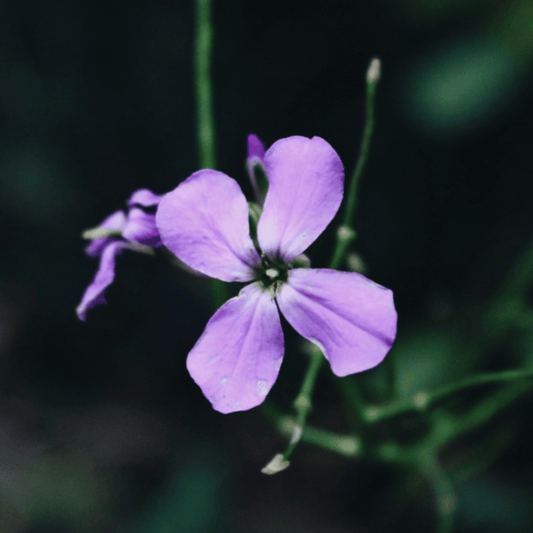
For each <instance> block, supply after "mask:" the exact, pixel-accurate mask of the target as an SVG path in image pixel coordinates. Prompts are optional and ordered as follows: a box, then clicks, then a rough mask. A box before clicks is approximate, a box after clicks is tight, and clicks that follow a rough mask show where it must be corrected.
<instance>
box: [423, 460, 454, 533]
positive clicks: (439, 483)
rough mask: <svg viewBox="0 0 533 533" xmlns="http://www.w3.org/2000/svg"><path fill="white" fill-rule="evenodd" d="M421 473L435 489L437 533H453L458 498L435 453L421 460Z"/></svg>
mask: <svg viewBox="0 0 533 533" xmlns="http://www.w3.org/2000/svg"><path fill="white" fill-rule="evenodd" d="M419 469H420V473H421V474H422V475H423V476H424V477H425V478H426V479H427V480H428V482H429V483H430V484H431V486H432V487H433V493H434V496H435V506H436V510H437V517H438V522H437V528H436V531H437V533H451V532H452V531H453V517H454V512H455V508H456V507H457V496H456V495H455V491H454V488H453V485H452V482H451V481H450V479H449V478H448V476H447V475H446V473H445V472H444V470H443V469H442V467H441V466H440V464H439V461H438V458H437V457H436V455H435V454H434V453H429V454H428V455H426V456H423V457H421V458H420V462H419Z"/></svg>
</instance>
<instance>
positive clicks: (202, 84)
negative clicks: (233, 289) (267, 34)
mask: <svg viewBox="0 0 533 533" xmlns="http://www.w3.org/2000/svg"><path fill="white" fill-rule="evenodd" d="M212 44H213V24H212V21H211V0H196V39H195V58H194V78H195V88H196V111H197V120H198V124H197V128H198V130H197V138H198V149H199V156H200V167H201V168H213V169H214V168H216V162H215V161H216V158H215V121H214V118H213V91H212V83H211V51H212ZM211 289H212V292H213V303H214V305H215V307H220V306H221V305H222V304H223V303H224V302H225V301H226V300H227V299H228V292H227V288H226V285H225V284H224V283H223V282H222V281H219V280H217V279H214V280H213V281H212V282H211Z"/></svg>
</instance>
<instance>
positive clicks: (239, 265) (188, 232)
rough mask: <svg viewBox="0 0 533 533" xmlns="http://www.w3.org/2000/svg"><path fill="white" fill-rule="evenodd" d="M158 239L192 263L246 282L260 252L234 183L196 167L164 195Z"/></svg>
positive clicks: (213, 274)
mask: <svg viewBox="0 0 533 533" xmlns="http://www.w3.org/2000/svg"><path fill="white" fill-rule="evenodd" d="M156 224H157V228H158V230H159V234H160V235H161V239H162V241H163V244H164V245H165V246H166V247H167V248H168V249H169V250H170V251H171V252H172V253H173V254H174V255H176V257H177V258H178V259H180V260H181V261H183V262H184V263H185V264H186V265H189V266H190V267H191V268H193V269H195V270H198V271H199V272H202V273H203V274H206V275H207V276H211V277H213V278H218V279H221V280H223V281H251V280H252V279H253V278H254V276H255V272H254V266H255V265H257V264H258V263H260V257H259V255H258V254H257V251H256V250H255V248H254V245H253V242H252V239H251V238H250V226H249V223H248V204H247V202H246V198H245V197H244V195H243V193H242V191H241V189H240V187H239V185H237V182H236V181H235V180H233V179H232V178H230V177H229V176H226V174H223V173H222V172H217V171H216V170H207V169H206V170H200V171H198V172H195V173H194V174H193V175H192V176H190V177H189V178H188V179H186V180H185V181H184V182H183V183H182V184H180V185H179V186H178V187H177V188H176V189H174V190H173V191H172V192H169V193H168V194H166V195H165V196H164V198H163V199H162V200H161V203H160V204H159V207H158V209H157V213H156Z"/></svg>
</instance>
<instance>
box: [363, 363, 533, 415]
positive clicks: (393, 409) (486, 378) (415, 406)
mask: <svg viewBox="0 0 533 533" xmlns="http://www.w3.org/2000/svg"><path fill="white" fill-rule="evenodd" d="M530 378H533V369H531V370H505V371H503V372H494V373H487V374H479V375H477V376H473V377H470V378H466V379H461V380H459V381H457V382H455V383H450V384H448V385H444V386H442V387H439V388H438V389H436V390H434V391H432V392H418V393H417V394H415V395H414V396H413V398H411V399H409V400H402V401H397V402H393V403H391V404H390V405H386V406H383V407H378V406H373V407H368V408H367V410H366V412H365V413H364V415H365V418H366V419H367V421H368V422H369V423H376V422H381V421H383V420H386V419H389V418H394V417H397V416H399V415H403V414H407V413H410V412H416V411H418V412H420V411H427V410H429V409H431V408H433V407H435V405H437V404H438V403H441V402H443V401H444V400H446V399H447V398H449V397H450V396H453V395H454V394H456V393H458V392H462V391H465V390H468V389H470V388H472V387H478V386H480V385H488V384H491V383H504V382H507V381H517V380H521V379H530Z"/></svg>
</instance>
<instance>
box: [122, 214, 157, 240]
mask: <svg viewBox="0 0 533 533" xmlns="http://www.w3.org/2000/svg"><path fill="white" fill-rule="evenodd" d="M122 236H123V237H124V238H125V239H128V240H130V241H133V242H139V243H141V244H145V245H146V246H153V247H154V248H155V247H157V246H161V245H162V244H163V243H162V242H161V237H160V236H159V232H158V231H157V226H156V225H155V215H151V214H149V213H145V212H144V211H143V210H142V209H139V208H138V207H133V208H132V209H131V210H130V212H129V213H128V219H127V222H126V226H125V227H124V229H123V230H122Z"/></svg>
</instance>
